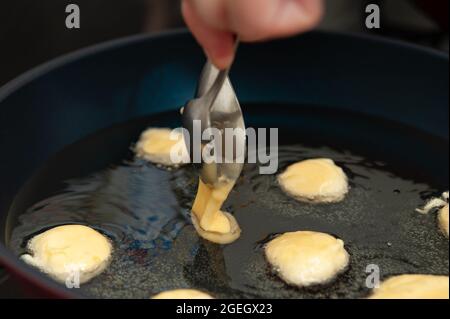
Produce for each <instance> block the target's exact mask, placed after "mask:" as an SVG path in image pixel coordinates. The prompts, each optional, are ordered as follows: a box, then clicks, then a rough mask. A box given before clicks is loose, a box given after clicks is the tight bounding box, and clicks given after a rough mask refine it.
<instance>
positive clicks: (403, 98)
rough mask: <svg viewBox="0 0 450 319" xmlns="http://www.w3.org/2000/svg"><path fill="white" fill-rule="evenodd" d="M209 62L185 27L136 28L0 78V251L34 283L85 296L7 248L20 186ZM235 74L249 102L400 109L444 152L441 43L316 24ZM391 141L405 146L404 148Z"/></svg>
mask: <svg viewBox="0 0 450 319" xmlns="http://www.w3.org/2000/svg"><path fill="white" fill-rule="evenodd" d="M203 64H204V58H203V54H202V51H201V49H200V48H199V47H198V46H197V45H196V43H195V41H194V40H193V38H192V37H191V36H190V35H189V34H188V33H187V32H186V31H183V30H180V31H175V32H170V33H164V34H159V35H153V36H151V35H142V36H141V35H140V36H135V37H131V38H126V39H122V40H118V41H113V42H110V43H106V44H101V45H98V46H95V47H92V48H88V49H85V50H81V51H79V52H76V53H73V54H70V55H67V56H64V57H62V58H59V59H56V60H54V61H51V62H49V63H47V64H45V65H43V66H40V67H38V68H36V69H34V70H32V71H30V72H28V73H26V74H24V75H22V76H21V77H19V78H17V79H16V80H14V81H12V82H11V83H9V84H7V85H6V86H5V87H3V88H2V89H1V90H0V114H1V115H0V147H1V150H2V159H1V161H0V177H1V183H0V239H1V241H0V263H1V264H2V265H3V266H4V267H5V268H7V269H8V271H9V272H10V273H12V274H13V275H14V276H15V277H16V278H17V279H18V280H19V281H20V282H22V283H23V284H24V286H25V287H26V288H27V290H28V291H30V292H33V293H34V294H35V295H39V296H52V297H82V295H80V294H79V292H77V291H76V290H68V289H66V288H64V287H63V286H61V285H58V284H56V283H54V282H53V281H52V280H50V279H48V278H47V277H46V276H44V275H42V274H41V273H40V272H39V271H37V270H35V269H33V268H30V267H28V266H26V265H25V264H23V263H22V262H21V261H20V260H19V259H18V258H17V257H16V255H15V254H13V253H12V252H11V250H10V249H8V248H7V246H8V242H9V240H10V238H11V232H12V224H11V223H10V222H9V219H8V218H7V217H8V216H7V212H8V211H9V208H10V206H11V204H12V202H13V199H14V197H15V194H16V193H17V192H18V191H19V189H21V187H22V186H23V185H24V183H25V182H26V181H27V180H28V178H29V177H30V176H32V175H33V173H34V172H36V171H37V170H38V168H39V167H41V166H42V165H43V164H44V163H45V162H46V160H47V159H48V158H50V157H51V156H52V155H53V154H55V153H56V152H58V151H60V150H62V149H63V148H64V147H65V146H67V145H69V144H71V143H74V142H76V141H77V140H80V139H81V138H83V137H86V136H88V135H89V134H91V133H93V132H96V131H99V130H101V129H104V128H107V127H110V126H112V125H114V124H117V123H122V122H124V121H127V120H131V119H134V118H139V117H143V116H148V115H152V114H157V113H160V112H165V111H169V110H176V109H177V108H178V107H179V106H181V105H183V104H184V103H185V102H186V101H187V100H189V99H190V98H192V96H193V95H194V92H195V86H196V82H197V79H198V75H199V74H200V70H201V68H202V66H203ZM231 77H232V81H233V84H234V86H235V88H236V92H237V95H238V96H239V98H240V100H241V102H242V103H243V104H246V103H266V104H272V105H277V107H279V108H292V107H294V106H295V105H297V106H298V105H311V106H314V105H326V106H327V107H328V109H329V111H330V114H334V115H335V116H336V118H337V119H338V118H339V116H340V115H339V114H341V112H344V113H345V112H355V113H358V114H363V115H365V116H373V117H376V118H380V119H383V120H386V121H393V122H395V123H398V124H400V125H404V126H405V127H409V128H413V129H415V130H418V131H420V132H423V133H424V134H425V135H427V136H432V137H434V138H437V139H439V140H441V141H444V142H446V145H447V147H444V148H441V149H440V150H438V151H437V154H439V159H436V160H437V161H438V164H439V165H440V164H442V163H448V120H449V115H448V56H447V55H445V54H442V53H439V52H436V51H433V50H429V49H424V48H420V47H415V46H412V45H409V44H405V43H400V42H395V41H390V40H385V39H380V38H372V37H365V36H361V35H350V34H339V33H327V32H312V33H309V34H305V35H302V36H299V37H295V38H291V39H285V40H279V41H273V42H268V43H261V44H253V45H243V46H242V47H241V48H240V50H239V57H238V59H237V61H236V64H235V65H234V67H233V72H232V74H231ZM312 108H313V107H312ZM276 111H277V110H276V108H272V109H270V108H269V109H267V108H261V117H264V118H266V119H270V117H271V114H275V113H274V112H276ZM299 123H301V121H299ZM327 123H328V122H327ZM329 123H332V120H330V122H329ZM293 125H294V126H295V125H296V124H295V123H294V124H293ZM305 125H306V124H305ZM330 125H332V124H330ZM337 129H339V128H337ZM362 129H363V128H362ZM360 133H361V132H356V131H355V132H350V134H352V135H354V136H357V135H358V134H360ZM361 138H362V139H364V138H367V141H366V143H373V144H374V147H377V145H381V144H382V143H384V142H386V145H391V144H392V143H390V141H389V137H387V136H381V137H380V140H379V138H378V137H377V136H373V137H370V132H369V133H367V132H366V133H365V134H362V135H361ZM380 147H382V146H380ZM396 147H397V148H400V150H398V152H400V153H402V154H404V155H405V158H407V157H408V155H407V152H408V150H407V149H401V148H402V146H401V145H400V146H399V145H396ZM428 160H429V161H434V159H428ZM425 161H426V159H425V158H424V157H421V160H418V162H419V163H423V162H425ZM431 166H433V165H431ZM442 169H443V171H442V170H440V171H439V170H434V171H433V170H432V169H431V171H432V174H434V175H435V176H437V178H438V179H440V180H441V181H443V182H442V184H444V185H447V187H448V167H447V165H445V168H442ZM380 235H382V234H380Z"/></svg>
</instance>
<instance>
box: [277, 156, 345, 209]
mask: <svg viewBox="0 0 450 319" xmlns="http://www.w3.org/2000/svg"><path fill="white" fill-rule="evenodd" d="M278 182H279V184H280V186H281V188H282V189H283V190H284V191H285V192H286V193H287V194H289V195H290V196H292V197H294V198H295V199H297V200H299V201H303V202H312V203H333V202H339V201H341V200H343V199H344V197H345V195H346V194H347V193H348V180H347V176H346V175H345V173H344V171H343V170H342V169H341V168H340V167H339V166H337V165H336V164H335V163H334V162H333V161H332V160H330V159H326V158H319V159H310V160H305V161H302V162H298V163H295V164H293V165H291V166H289V167H288V168H287V169H286V170H285V171H284V172H283V173H282V174H280V175H279V176H278Z"/></svg>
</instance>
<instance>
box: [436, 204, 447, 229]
mask: <svg viewBox="0 0 450 319" xmlns="http://www.w3.org/2000/svg"><path fill="white" fill-rule="evenodd" d="M438 220H439V227H440V228H441V230H442V232H443V233H444V234H445V235H446V236H447V237H449V234H448V204H447V205H445V206H444V207H443V208H442V209H441V210H440V211H439V215H438Z"/></svg>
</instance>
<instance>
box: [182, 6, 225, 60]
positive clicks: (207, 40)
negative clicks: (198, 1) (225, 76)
mask: <svg viewBox="0 0 450 319" xmlns="http://www.w3.org/2000/svg"><path fill="white" fill-rule="evenodd" d="M210 1H215V0H210ZM182 13H183V17H184V19H185V21H186V24H187V25H188V27H189V29H190V30H191V31H192V33H193V34H194V37H195V38H196V40H197V41H198V42H199V43H200V45H201V46H202V47H203V49H204V50H205V53H206V55H207V56H208V58H209V59H210V60H211V62H212V63H213V64H214V65H215V66H216V67H218V68H219V69H225V68H227V67H229V66H230V65H231V63H232V62H233V59H234V38H233V35H232V33H231V32H229V31H222V30H220V29H218V28H215V27H214V26H211V25H209V24H207V23H205V22H204V20H203V18H202V17H201V16H200V15H199V14H198V13H197V11H196V10H194V8H193V6H192V3H191V2H190V1H188V0H184V1H183V2H182Z"/></svg>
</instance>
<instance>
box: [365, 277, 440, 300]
mask: <svg viewBox="0 0 450 319" xmlns="http://www.w3.org/2000/svg"><path fill="white" fill-rule="evenodd" d="M370 298H371V299H448V298H449V278H448V277H447V276H432V275H401V276H395V277H392V278H390V279H388V280H386V281H385V282H383V283H382V284H381V286H380V288H376V289H375V290H374V293H373V295H372V296H371V297H370Z"/></svg>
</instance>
